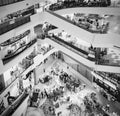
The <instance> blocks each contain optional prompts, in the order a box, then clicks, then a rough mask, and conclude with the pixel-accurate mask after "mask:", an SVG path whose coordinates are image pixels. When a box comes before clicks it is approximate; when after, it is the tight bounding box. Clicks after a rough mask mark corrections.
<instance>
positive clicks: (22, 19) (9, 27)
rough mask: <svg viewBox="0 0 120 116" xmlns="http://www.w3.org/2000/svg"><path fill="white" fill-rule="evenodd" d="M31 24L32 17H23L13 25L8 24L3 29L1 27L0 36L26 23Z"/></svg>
mask: <svg viewBox="0 0 120 116" xmlns="http://www.w3.org/2000/svg"><path fill="white" fill-rule="evenodd" d="M28 22H30V16H25V17H21V18H19V19H17V20H16V22H14V23H13V24H7V25H5V26H3V27H0V35H2V34H4V33H6V32H8V31H10V30H12V29H15V28H17V27H19V26H21V25H23V24H25V23H28Z"/></svg>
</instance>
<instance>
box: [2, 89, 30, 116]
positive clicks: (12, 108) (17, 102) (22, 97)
mask: <svg viewBox="0 0 120 116" xmlns="http://www.w3.org/2000/svg"><path fill="white" fill-rule="evenodd" d="M27 96H28V94H26V92H25V91H24V92H23V93H22V94H21V95H20V96H19V97H18V98H17V99H16V100H15V101H14V102H13V103H12V104H11V105H10V106H8V108H7V109H6V110H5V111H4V112H3V113H2V114H1V116H11V115H12V114H13V113H14V112H15V110H16V109H17V108H18V107H19V106H20V105H21V103H22V102H23V101H24V100H25V99H26V98H27Z"/></svg>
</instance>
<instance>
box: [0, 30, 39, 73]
mask: <svg viewBox="0 0 120 116" xmlns="http://www.w3.org/2000/svg"><path fill="white" fill-rule="evenodd" d="M36 43H37V38H35V37H32V36H31V35H30V30H27V31H25V32H23V33H21V34H19V35H17V36H15V37H12V38H10V39H8V40H7V41H5V42H3V43H1V44H0V47H1V51H0V56H1V60H0V62H1V72H0V73H3V72H4V71H6V70H8V69H9V68H10V67H12V66H14V65H15V64H17V63H18V62H20V61H21V59H23V58H25V57H26V56H28V55H29V54H30V53H31V51H32V50H33V48H34V47H36V46H37V44H36Z"/></svg>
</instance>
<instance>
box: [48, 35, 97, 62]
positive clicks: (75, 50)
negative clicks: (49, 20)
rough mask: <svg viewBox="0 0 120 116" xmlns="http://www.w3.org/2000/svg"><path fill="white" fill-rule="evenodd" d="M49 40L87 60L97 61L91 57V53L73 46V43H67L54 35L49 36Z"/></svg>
mask: <svg viewBox="0 0 120 116" xmlns="http://www.w3.org/2000/svg"><path fill="white" fill-rule="evenodd" d="M47 37H48V38H49V39H51V40H53V41H55V42H57V43H59V44H60V45H62V46H64V47H66V48H68V49H70V50H72V51H73V52H75V53H77V54H78V55H80V56H82V57H84V58H86V59H89V60H90V61H95V58H92V57H89V53H88V52H86V51H84V50H82V49H80V48H78V47H76V46H74V45H72V44H71V43H69V42H66V41H64V40H63V39H60V38H59V37H57V36H55V35H53V36H47Z"/></svg>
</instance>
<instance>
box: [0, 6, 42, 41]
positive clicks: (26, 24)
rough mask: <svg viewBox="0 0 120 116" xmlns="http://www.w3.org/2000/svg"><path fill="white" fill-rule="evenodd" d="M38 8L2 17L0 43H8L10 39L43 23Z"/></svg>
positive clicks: (28, 8)
mask: <svg viewBox="0 0 120 116" xmlns="http://www.w3.org/2000/svg"><path fill="white" fill-rule="evenodd" d="M38 8H39V6H38V7H36V5H33V6H30V7H27V8H26V9H22V10H19V11H17V12H13V13H11V14H7V15H6V16H3V17H1V20H0V22H1V23H0V35H1V36H0V43H2V42H4V41H6V40H7V39H8V38H10V37H11V38H12V37H14V36H17V35H18V34H20V33H23V32H24V31H26V30H27V29H32V28H33V27H34V26H36V25H37V24H39V23H40V22H42V21H43V16H42V14H41V15H40V14H39V13H36V12H37V11H36V9H38ZM39 19H41V20H39Z"/></svg>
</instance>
